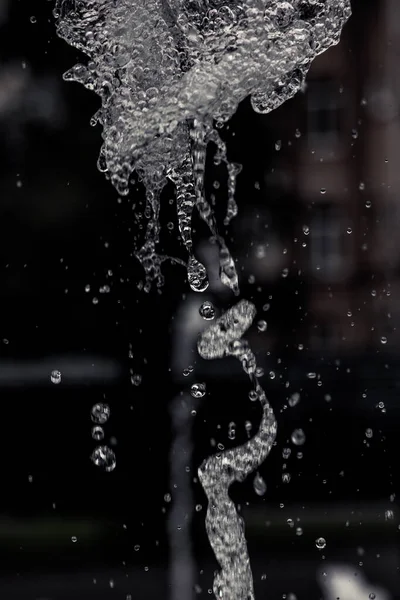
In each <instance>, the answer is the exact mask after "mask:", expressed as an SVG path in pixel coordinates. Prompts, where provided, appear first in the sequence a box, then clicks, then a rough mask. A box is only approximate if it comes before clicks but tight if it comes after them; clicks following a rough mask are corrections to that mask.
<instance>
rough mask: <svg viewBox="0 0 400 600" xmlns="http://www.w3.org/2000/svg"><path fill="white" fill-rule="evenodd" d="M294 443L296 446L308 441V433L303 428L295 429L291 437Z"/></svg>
mask: <svg viewBox="0 0 400 600" xmlns="http://www.w3.org/2000/svg"><path fill="white" fill-rule="evenodd" d="M290 439H291V440H292V442H293V444H295V445H296V446H302V445H303V444H304V442H305V441H306V434H305V433H304V431H303V430H302V429H295V430H294V431H293V433H292V435H291V437H290Z"/></svg>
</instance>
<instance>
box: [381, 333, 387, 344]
mask: <svg viewBox="0 0 400 600" xmlns="http://www.w3.org/2000/svg"><path fill="white" fill-rule="evenodd" d="M381 344H387V337H385V336H384V335H383V336H382V337H381Z"/></svg>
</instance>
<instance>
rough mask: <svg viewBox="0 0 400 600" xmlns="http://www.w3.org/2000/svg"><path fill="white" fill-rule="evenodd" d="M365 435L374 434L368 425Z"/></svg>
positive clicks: (368, 436)
mask: <svg viewBox="0 0 400 600" xmlns="http://www.w3.org/2000/svg"><path fill="white" fill-rule="evenodd" d="M365 435H366V437H367V438H372V436H373V435H374V432H373V431H372V429H371V428H370V427H368V429H366V430H365Z"/></svg>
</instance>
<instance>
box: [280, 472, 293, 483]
mask: <svg viewBox="0 0 400 600" xmlns="http://www.w3.org/2000/svg"><path fill="white" fill-rule="evenodd" d="M290 480H291V475H290V473H282V483H290Z"/></svg>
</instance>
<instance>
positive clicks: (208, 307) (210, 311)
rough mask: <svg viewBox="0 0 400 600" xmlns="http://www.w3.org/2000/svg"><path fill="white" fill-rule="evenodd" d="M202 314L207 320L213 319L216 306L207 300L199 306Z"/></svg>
mask: <svg viewBox="0 0 400 600" xmlns="http://www.w3.org/2000/svg"><path fill="white" fill-rule="evenodd" d="M199 313H200V316H201V317H203V319H205V320H206V321H211V320H212V319H214V318H215V308H214V306H213V305H212V303H211V302H209V301H208V300H206V301H205V302H203V304H202V305H201V306H200V308H199Z"/></svg>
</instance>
